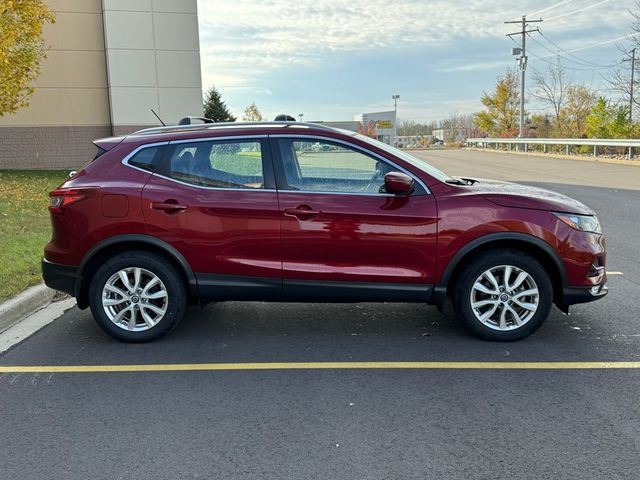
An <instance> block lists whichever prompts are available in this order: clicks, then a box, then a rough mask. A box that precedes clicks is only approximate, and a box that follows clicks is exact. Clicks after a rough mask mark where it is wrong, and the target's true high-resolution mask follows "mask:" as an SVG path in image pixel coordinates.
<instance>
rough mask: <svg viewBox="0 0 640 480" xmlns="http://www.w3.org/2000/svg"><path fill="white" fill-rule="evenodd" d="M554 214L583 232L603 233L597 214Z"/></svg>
mask: <svg viewBox="0 0 640 480" xmlns="http://www.w3.org/2000/svg"><path fill="white" fill-rule="evenodd" d="M553 214H554V215H555V216H556V217H558V218H559V219H560V220H562V221H563V222H564V223H566V224H567V225H569V226H570V227H571V228H575V229H576V230H580V231H582V232H591V233H602V229H601V228H600V222H599V221H598V217H596V216H595V215H575V214H573V213H558V212H553Z"/></svg>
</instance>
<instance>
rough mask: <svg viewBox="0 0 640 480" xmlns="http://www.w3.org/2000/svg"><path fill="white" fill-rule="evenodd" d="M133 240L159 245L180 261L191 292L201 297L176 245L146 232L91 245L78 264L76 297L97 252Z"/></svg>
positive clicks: (118, 236) (179, 263) (192, 274)
mask: <svg viewBox="0 0 640 480" xmlns="http://www.w3.org/2000/svg"><path fill="white" fill-rule="evenodd" d="M131 242H135V243H146V244H148V245H153V246H154V247H157V248H159V249H161V250H163V251H164V252H165V253H166V254H167V255H169V256H170V257H171V258H173V260H175V261H176V262H177V263H178V265H179V266H180V268H181V270H182V271H183V272H184V274H185V275H186V277H187V280H188V285H187V287H188V289H189V292H190V294H191V295H193V296H195V297H199V291H198V282H197V280H196V276H195V274H194V273H193V270H192V269H191V266H190V265H189V263H188V262H187V260H186V259H185V258H184V256H183V255H182V254H181V253H180V252H179V251H178V250H177V249H176V248H175V247H173V246H172V245H170V244H168V243H167V242H165V241H163V240H160V239H159V238H156V237H152V236H150V235H144V234H123V235H115V236H113V237H109V238H107V239H105V240H102V241H101V242H99V243H97V244H96V245H94V246H93V247H91V248H90V249H89V251H87V253H85V255H84V257H82V261H81V262H80V265H79V266H78V278H77V280H76V285H75V293H76V295H75V297H76V298H79V296H80V290H81V285H82V279H83V278H84V275H85V272H86V268H87V266H88V265H89V263H90V262H91V260H92V259H93V257H95V255H96V254H98V253H100V252H101V251H102V250H104V249H105V248H108V247H112V246H114V245H118V244H122V243H131Z"/></svg>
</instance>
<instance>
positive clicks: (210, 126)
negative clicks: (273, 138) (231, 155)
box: [132, 121, 336, 135]
mask: <svg viewBox="0 0 640 480" xmlns="http://www.w3.org/2000/svg"><path fill="white" fill-rule="evenodd" d="M256 125H260V126H274V127H284V128H288V127H307V128H317V129H319V130H330V131H333V130H336V129H335V128H333V127H329V126H328V125H323V124H321V123H310V122H296V121H293V122H281V121H270V122H216V123H199V124H190V125H189V124H188V125H167V126H164V127H151V128H145V129H143V130H138V131H137V132H133V133H132V135H153V134H157V133H166V132H190V131H198V130H215V129H217V128H225V127H226V128H233V127H235V128H242V127H246V126H256Z"/></svg>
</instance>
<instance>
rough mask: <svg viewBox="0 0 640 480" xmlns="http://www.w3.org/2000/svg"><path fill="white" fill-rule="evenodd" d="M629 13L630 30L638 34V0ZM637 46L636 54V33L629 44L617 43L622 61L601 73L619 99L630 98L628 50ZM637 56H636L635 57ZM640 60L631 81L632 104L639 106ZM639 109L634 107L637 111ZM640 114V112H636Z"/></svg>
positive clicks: (639, 1)
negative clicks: (605, 72)
mask: <svg viewBox="0 0 640 480" xmlns="http://www.w3.org/2000/svg"><path fill="white" fill-rule="evenodd" d="M629 14H630V15H631V17H632V19H633V20H632V21H631V30H632V31H633V33H636V34H640V0H636V2H635V5H634V6H633V7H631V8H630V9H629ZM634 47H635V48H638V50H639V51H638V52H636V55H637V56H640V37H639V36H638V35H636V36H634V37H631V45H630V46H627V47H625V46H623V45H618V50H619V51H620V56H621V57H622V61H621V62H620V63H619V65H617V66H616V67H614V68H613V69H612V70H610V71H609V72H607V74H605V75H603V77H604V79H605V81H606V82H607V83H608V84H609V86H610V88H611V90H613V91H614V92H617V93H618V94H619V95H620V99H623V100H625V101H627V102H628V101H629V99H630V98H631V64H632V62H631V61H630V60H631V59H630V50H631V49H632V48H634ZM636 58H637V57H636ZM639 63H640V61H636V68H635V70H636V71H635V75H634V82H633V91H634V95H633V99H632V100H633V105H634V106H636V105H638V106H640V92H638V90H637V88H638V83H639V80H640V79H639V78H638V73H640V65H638V64H639ZM638 110H639V109H637V108H636V109H635V111H636V112H638ZM638 113H639V114H640V112H638ZM634 116H636V115H634Z"/></svg>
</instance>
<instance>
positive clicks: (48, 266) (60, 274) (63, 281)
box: [42, 258, 78, 297]
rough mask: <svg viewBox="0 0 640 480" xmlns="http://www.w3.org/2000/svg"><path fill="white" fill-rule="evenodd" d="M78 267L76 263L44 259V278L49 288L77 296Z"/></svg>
mask: <svg viewBox="0 0 640 480" xmlns="http://www.w3.org/2000/svg"><path fill="white" fill-rule="evenodd" d="M77 277H78V268H77V267H75V266H74V265H61V264H59V263H52V262H49V261H48V260H47V259H46V258H43V259H42V278H43V280H44V283H45V284H46V285H47V287H49V288H53V289H54V290H59V291H61V292H64V293H68V294H69V295H72V296H74V297H75V296H76V279H77Z"/></svg>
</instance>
